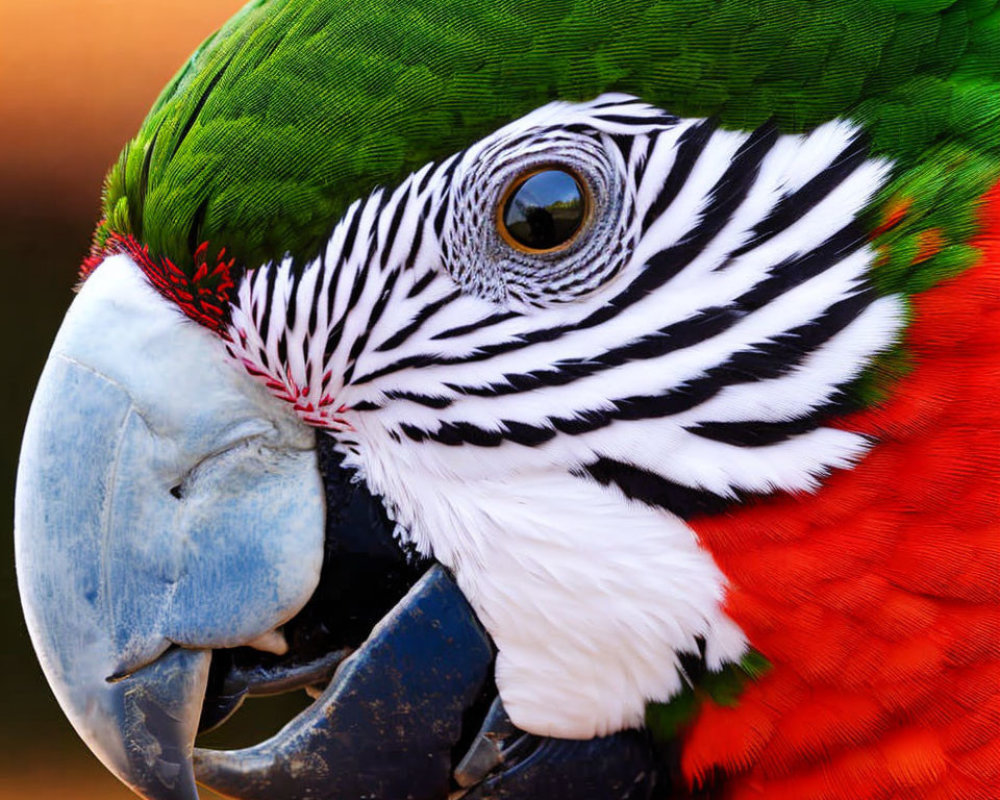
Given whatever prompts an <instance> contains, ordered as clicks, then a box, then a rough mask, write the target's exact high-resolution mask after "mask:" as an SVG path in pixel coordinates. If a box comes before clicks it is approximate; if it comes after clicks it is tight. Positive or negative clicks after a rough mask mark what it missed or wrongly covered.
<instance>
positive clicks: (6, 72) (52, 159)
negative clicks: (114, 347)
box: [0, 0, 277, 800]
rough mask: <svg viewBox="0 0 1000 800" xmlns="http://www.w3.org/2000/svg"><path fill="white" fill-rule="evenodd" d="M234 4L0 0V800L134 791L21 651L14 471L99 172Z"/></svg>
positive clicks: (90, 222) (82, 248)
mask: <svg viewBox="0 0 1000 800" xmlns="http://www.w3.org/2000/svg"><path fill="white" fill-rule="evenodd" d="M241 5H242V1H241V0H0V270H2V276H3V281H4V283H3V288H2V289H0V303H2V309H0V325H2V326H3V329H2V341H5V342H6V343H7V344H6V346H5V347H4V348H3V355H2V366H3V374H4V376H5V379H4V381H3V386H2V389H0V391H2V399H0V403H2V414H0V425H2V434H0V519H2V520H3V525H2V527H3V531H4V544H3V546H2V547H0V569H2V574H0V641H2V645H0V709H2V713H0V800H8V799H12V798H19V799H24V800H30V799H31V798H65V799H66V800H74V799H79V800H90V799H91V798H95V799H96V798H101V799H102V800H105V799H106V800H117V799H121V800H124V799H125V798H129V797H133V795H132V794H131V793H130V792H128V791H127V790H126V789H124V788H123V787H121V786H120V785H119V784H118V783H117V782H116V781H115V780H114V778H112V777H111V776H110V774H108V773H106V772H105V771H104V769H103V767H101V765H100V764H99V763H98V761H97V760H96V759H95V758H93V756H91V755H90V754H89V751H87V750H86V749H85V747H84V746H83V744H82V743H81V742H80V741H79V740H78V739H77V738H76V735H75V734H74V732H73V730H72V729H71V728H70V726H69V723H68V722H66V720H65V718H64V717H63V716H62V713H61V712H60V711H59V708H58V707H57V706H56V703H55V701H54V699H53V698H52V695H51V694H50V692H49V689H48V686H47V685H46V684H45V681H44V679H43V677H42V674H41V671H40V670H39V668H38V666H37V663H36V661H35V658H34V654H33V653H32V651H31V645H30V643H29V641H28V634H27V631H26V630H25V628H24V623H23V621H22V618H21V611H20V606H19V603H18V596H17V587H16V583H15V578H14V564H13V542H12V537H11V532H12V529H13V513H14V512H13V499H14V477H15V474H16V465H17V455H18V449H19V447H20V440H21V431H22V429H23V427H24V420H25V417H26V415H27V412H28V405H29V403H30V401H31V396H32V393H33V391H34V385H35V382H36V381H37V379H38V376H39V373H40V372H41V369H42V364H43V363H44V360H45V356H46V353H47V352H48V349H49V345H50V344H51V342H52V338H53V336H54V335H55V332H56V329H57V328H58V326H59V322H60V320H61V319H62V315H63V313H64V312H65V310H66V307H67V306H68V305H69V303H70V300H71V299H72V293H71V289H72V287H73V284H74V281H75V275H76V269H77V266H78V265H79V263H80V260H81V258H82V257H83V256H84V255H85V254H86V251H87V248H88V245H89V241H90V232H91V230H92V229H93V226H94V223H95V222H96V221H97V218H98V213H99V198H100V189H101V182H102V179H103V177H104V173H105V171H106V170H107V169H108V167H109V166H110V165H111V163H112V162H113V161H114V159H115V158H116V156H117V154H118V151H119V149H120V148H121V146H122V145H123V144H124V143H125V141H126V140H127V139H128V138H129V137H130V136H131V135H132V134H133V133H134V132H135V130H137V128H138V126H139V123H140V122H141V120H142V118H143V117H144V116H145V113H146V110H147V109H148V108H149V107H150V105H152V102H153V100H154V99H155V98H156V96H157V94H158V93H159V90H160V88H161V87H162V86H163V85H164V84H166V82H167V81H168V80H169V79H170V77H171V76H172V75H173V73H174V72H175V71H176V70H177V69H178V68H179V67H180V65H181V64H182V63H183V61H184V59H185V58H186V57H187V56H188V55H189V54H190V53H191V51H192V50H193V49H194V48H195V47H196V46H197V45H198V44H199V43H200V42H201V41H202V40H203V39H204V38H205V37H206V36H207V35H208V34H209V33H211V32H212V31H213V30H215V29H216V28H217V27H219V25H221V24H222V23H223V22H224V21H225V20H226V19H227V18H228V17H229V16H230V15H231V14H232V13H233V12H235V11H236V10H237V9H238V8H239V7H240V6H241ZM241 713H242V712H241ZM265 724H267V723H265ZM269 724H270V725H271V727H276V726H277V724H276V723H269ZM209 797H215V795H211V794H210V793H208V792H204V793H203V798H209Z"/></svg>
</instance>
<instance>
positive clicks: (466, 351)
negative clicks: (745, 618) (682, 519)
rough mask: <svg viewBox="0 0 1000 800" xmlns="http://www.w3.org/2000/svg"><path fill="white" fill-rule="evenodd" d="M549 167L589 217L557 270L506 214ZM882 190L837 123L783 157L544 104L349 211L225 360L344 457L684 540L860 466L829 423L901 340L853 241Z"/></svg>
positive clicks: (726, 135) (241, 305) (616, 100)
mask: <svg viewBox="0 0 1000 800" xmlns="http://www.w3.org/2000/svg"><path fill="white" fill-rule="evenodd" d="M542 164H544V165H553V164H554V165H559V166H565V167H567V168H569V169H572V170H573V171H574V172H576V173H577V174H579V175H580V176H582V178H583V179H584V180H585V181H586V182H587V185H588V187H589V190H590V192H591V193H592V196H593V197H594V209H593V211H592V212H591V214H590V218H589V219H588V221H587V222H586V224H585V229H584V231H583V232H582V234H581V235H580V236H579V237H578V238H577V241H576V242H574V244H573V246H571V247H570V248H569V249H567V250H565V251H561V252H556V253H551V254H547V253H546V254H540V255H535V254H525V253H521V252H518V251H516V250H515V249H513V248H511V247H510V246H509V245H508V244H506V243H505V242H503V241H502V239H501V237H500V236H499V234H498V231H497V224H496V209H497V206H498V204H499V203H500V202H501V199H502V197H503V194H504V191H505V189H506V188H507V187H508V186H509V185H510V183H511V182H512V181H515V180H517V178H518V177H519V176H520V175H522V174H525V173H526V172H530V171H531V170H532V169H535V168H537V167H538V166H539V165H542ZM887 171H888V166H887V165H886V164H885V163H882V162H879V161H875V160H871V159H868V158H866V152H865V146H864V143H863V140H862V139H861V137H860V136H859V134H858V131H857V130H856V129H854V128H853V127H852V126H851V125H849V124H848V123H845V122H832V123H829V124H827V125H824V126H823V127H822V128H820V129H818V130H816V131H815V132H814V133H812V134H811V135H810V136H779V135H778V133H777V132H776V131H775V130H774V129H773V128H772V127H770V126H767V125H766V126H764V127H762V128H760V129H758V130H756V131H754V132H752V133H737V132H729V131H720V130H717V129H716V127H715V125H714V123H713V122H712V121H711V120H697V119H696V120H680V119H677V118H675V117H672V116H670V115H668V114H666V113H665V112H662V111H659V110H657V109H654V108H651V107H650V106H648V105H645V104H642V103H639V102H637V101H635V100H633V99H631V98H627V97H622V96H604V97H602V98H599V99H598V100H596V101H594V102H592V103H589V104H577V105H570V104H564V103H554V104H551V105H549V106H545V107H544V108H542V109H539V110H538V111H536V112H534V113H532V114H530V115H528V116H526V117H525V118H523V119H521V120H519V121H518V122H515V123H513V124H512V125H510V126H508V127H507V128H504V129H502V130H500V131H498V132H497V133H496V134H494V135H493V136H490V137H488V138H487V139H485V140H483V141H481V142H479V143H478V144H476V145H474V146H472V147H470V148H469V149H468V150H466V151H464V152H462V153H459V154H458V155H456V156H453V157H452V158H449V159H447V160H446V161H444V162H442V163H441V164H436V165H435V164H432V165H428V166H427V167H425V168H424V169H422V170H420V171H419V172H418V173H416V174H415V175H413V176H412V177H410V178H409V179H408V180H406V181H405V182H404V183H403V184H402V185H401V186H400V187H398V188H397V189H396V190H395V191H386V190H378V191H376V192H374V193H373V194H372V195H371V196H370V197H369V198H367V199H366V200H364V201H359V202H357V203H355V204H354V205H353V206H352V207H351V208H350V209H349V211H348V212H347V214H346V215H345V217H344V219H343V220H342V221H341V222H340V223H339V224H338V225H337V227H336V229H335V231H334V233H333V236H332V237H331V239H330V242H329V246H328V247H327V249H326V252H325V253H324V254H323V256H322V257H321V258H320V259H318V260H316V261H314V262H313V263H311V264H308V265H306V266H305V267H296V266H294V265H293V264H292V262H291V261H290V260H289V261H286V262H284V263H280V264H271V265H268V266H265V267H262V268H260V269H257V270H254V271H251V272H250V273H249V274H248V275H247V277H246V278H245V280H244V281H243V283H242V286H241V287H240V289H239V293H238V300H237V302H236V304H235V307H234V309H233V314H232V318H233V323H232V333H233V340H234V343H233V345H232V346H231V348H230V349H231V352H232V354H233V355H234V356H235V357H236V358H238V359H240V360H241V361H242V362H243V363H244V364H245V365H246V366H247V368H248V369H250V370H251V371H252V372H254V373H257V374H261V375H262V376H263V377H264V379H265V380H267V381H268V382H269V384H270V385H271V386H272V388H273V389H274V390H275V392H276V393H277V394H279V396H282V397H284V398H285V399H287V400H289V401H290V402H293V403H295V404H296V407H297V408H298V409H299V411H300V413H301V414H302V416H303V417H304V418H305V419H306V420H307V421H309V422H310V423H312V424H315V425H319V426H322V427H325V428H329V429H331V430H333V431H341V432H342V433H341V434H339V436H340V438H341V440H342V441H343V443H344V445H345V447H347V448H349V449H357V448H361V447H363V443H362V442H360V441H359V440H358V438H357V437H356V436H353V435H352V434H351V432H350V430H351V429H355V430H359V429H361V428H364V429H368V428H370V427H372V426H373V425H377V426H378V427H381V428H383V429H384V430H385V432H386V434H387V435H388V436H389V438H390V439H391V440H392V441H394V442H396V443H397V444H400V445H402V444H403V443H405V444H406V445H407V446H413V445H420V448H421V449H422V450H424V451H426V452H427V453H431V452H435V453H437V452H441V453H442V455H441V456H440V458H441V460H442V461H443V462H445V463H444V464H443V465H442V468H446V467H447V465H448V463H451V464H452V469H454V470H455V471H458V472H461V471H464V470H466V469H468V468H469V467H470V463H471V465H474V464H475V463H476V462H477V460H478V459H479V455H478V453H476V452H474V451H478V450H480V449H482V448H490V449H491V450H495V449H496V448H501V447H503V446H504V445H509V446H507V447H503V451H502V452H503V454H504V459H506V460H509V461H510V463H511V466H512V467H513V468H517V469H532V468H537V467H539V466H541V465H543V464H547V465H549V466H558V467H561V468H566V469H570V470H572V471H574V472H575V473H579V474H581V475H582V474H589V475H591V476H593V477H595V478H597V479H598V480H600V481H602V482H612V483H615V484H617V485H618V486H619V487H621V488H622V489H623V490H625V492H626V493H627V494H629V495H630V496H635V497H638V498H640V499H642V500H644V501H647V502H652V503H654V504H656V505H660V506H662V507H664V508H666V509H668V510H670V511H672V512H674V513H676V514H679V515H681V516H687V515H690V514H692V513H697V512H700V511H706V510H711V509H714V508H716V507H718V505H719V503H720V501H721V502H724V501H727V500H732V499H734V498H736V497H737V496H738V495H739V494H740V493H741V492H750V493H767V492H771V491H774V490H779V489H783V490H789V491H792V490H800V489H806V490H808V489H813V488H815V486H816V485H817V479H818V478H819V477H821V476H822V475H823V474H824V473H825V472H827V471H828V470H829V469H830V468H835V467H845V466H848V465H849V464H850V462H851V461H852V460H854V459H856V458H857V457H859V456H860V455H861V454H862V453H863V451H864V449H865V442H864V441H862V440H861V439H859V438H858V437H854V436H852V435H851V434H849V433H845V432H843V431H838V430H833V429H830V428H827V427H824V424H823V423H824V422H825V421H827V420H828V419H829V418H830V417H831V416H834V415H835V414H836V413H837V412H840V411H843V410H844V396H843V394H842V391H841V390H842V389H843V387H845V386H846V385H847V384H849V383H850V382H851V381H852V380H854V379H856V378H857V377H858V376H859V374H860V373H861V372H862V370H863V369H864V368H865V367H866V366H867V365H868V364H869V363H870V360H871V358H872V357H873V356H874V355H875V354H876V353H878V352H879V351H881V350H884V349H885V348H887V347H888V346H889V345H890V344H891V342H892V340H893V337H894V335H895V332H896V329H897V327H898V325H899V322H900V306H899V301H898V300H897V299H896V298H892V297H886V298H879V297H878V296H877V295H876V294H875V293H874V291H873V290H872V289H871V288H870V287H869V285H868V283H867V278H866V274H867V271H868V268H869V266H870V263H871V260H872V250H871V249H870V248H869V247H868V245H867V236H866V231H865V230H864V228H863V227H862V226H861V225H860V224H859V222H858V221H857V215H858V214H859V213H860V211H861V210H862V209H863V208H864V207H865V205H866V204H867V202H868V201H869V199H870V198H871V196H872V195H873V193H874V192H875V191H876V190H877V189H878V188H879V186H880V185H881V183H882V181H883V180H884V178H885V177H886V175H887ZM442 445H444V446H445V448H446V449H445V450H443V451H442V450H441V446H442ZM460 446H466V447H465V450H464V451H463V450H461V449H460Z"/></svg>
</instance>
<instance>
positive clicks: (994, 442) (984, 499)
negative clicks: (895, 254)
mask: <svg viewBox="0 0 1000 800" xmlns="http://www.w3.org/2000/svg"><path fill="white" fill-rule="evenodd" d="M981 214H982V231H983V232H982V233H981V234H980V235H979V237H978V239H977V240H976V241H975V242H974V244H975V245H976V246H977V247H978V248H979V249H980V250H981V252H982V256H981V258H980V260H979V263H978V265H977V266H975V267H973V268H971V269H969V270H968V271H966V272H965V273H963V274H962V275H960V276H959V277H957V278H954V279H952V280H949V281H947V282H944V283H942V284H941V285H939V286H937V287H936V288H934V289H932V290H930V291H927V292H925V293H923V294H920V295H916V296H915V297H914V298H913V307H912V311H913V322H912V324H911V325H910V328H909V330H908V332H907V337H906V343H905V344H906V349H907V352H908V353H909V354H910V355H911V357H912V363H913V369H912V371H911V372H910V373H909V374H908V375H907V376H906V377H904V378H902V379H901V380H900V381H899V383H898V384H897V385H896V386H895V387H893V393H892V397H891V399H890V400H888V401H886V402H885V403H884V404H882V405H880V406H877V407H875V408H872V409H869V410H867V411H865V412H863V413H859V414H856V415H854V416H852V417H849V418H847V419H846V420H844V421H843V423H842V424H843V426H844V427H845V428H848V429H850V430H855V431H859V432H862V433H866V434H868V435H871V436H873V437H875V438H876V439H877V440H878V441H879V444H878V445H877V446H876V447H875V449H874V450H873V451H872V452H871V453H870V454H869V455H868V456H867V458H865V459H864V460H863V461H862V462H861V463H860V464H859V465H858V467H857V468H856V469H854V470H851V471H846V472H840V473H838V474H836V475H833V476H832V477H831V478H830V479H829V481H828V482H827V484H826V485H825V486H824V488H823V489H822V490H821V491H819V492H818V493H817V494H815V495H814V496H806V497H803V496H796V497H791V496H784V497H775V498H772V499H770V500H765V501H762V502H760V503H757V504H755V505H753V506H751V507H747V508H743V509H740V510H738V511H735V512H733V513H731V514H728V515H723V516H720V517H710V518H704V519H700V520H695V521H694V522H693V523H692V524H693V525H694V527H695V529H696V531H697V533H698V535H699V537H700V538H701V541H702V542H703V543H704V545H705V546H706V547H707V548H708V549H709V550H711V552H712V553H713V554H714V556H715V558H716V560H717V561H718V563H719V566H720V567H721V568H722V570H723V571H724V572H725V573H726V574H727V576H728V578H729V581H730V584H731V588H730V592H729V596H728V600H727V607H728V609H729V612H730V613H731V615H732V617H733V618H734V619H735V620H736V621H737V622H738V623H739V624H740V625H741V626H742V627H743V629H744V630H745V631H746V633H747V635H748V636H749V638H750V641H751V643H752V644H753V646H754V647H755V648H757V649H758V650H759V651H760V652H761V653H763V654H764V655H765V656H767V657H768V659H770V661H771V663H772V665H773V669H772V670H771V671H770V672H768V673H767V674H766V675H765V676H764V677H763V678H762V679H761V680H760V681H759V682H758V683H757V684H756V685H754V686H751V687H749V688H748V689H747V691H746V692H745V694H744V696H743V697H742V698H741V701H740V704H739V705H738V706H735V707H733V708H720V707H716V706H711V705H709V706H706V707H705V708H704V710H703V711H702V713H701V714H700V716H699V718H698V719H697V720H696V721H695V723H694V725H693V726H692V728H691V730H690V731H689V732H688V734H687V737H686V741H685V746H684V752H683V769H684V772H685V775H686V776H687V778H688V780H689V781H690V782H691V783H692V784H694V785H697V784H699V783H701V782H702V781H703V780H704V779H705V778H706V776H708V775H709V774H711V773H712V772H713V771H715V770H717V769H719V768H721V769H723V770H725V771H726V772H728V773H730V775H731V777H730V779H729V780H728V781H727V785H726V789H725V796H727V797H731V798H760V797H766V798H768V800H784V799H785V798H787V799H788V800H819V798H830V800H835V799H836V800H842V799H843V798H851V800H869V799H870V800H875V798H900V799H902V798H921V800H925V799H927V798H955V797H969V798H973V797H979V798H995V797H997V796H1000V366H998V361H997V352H998V350H1000V185H998V186H997V187H995V188H994V189H993V190H992V191H991V192H990V193H989V194H988V195H987V196H986V197H985V198H984V203H983V206H982V211H981ZM937 246H938V242H937V240H936V239H934V237H933V236H928V237H926V241H923V242H922V247H921V249H920V251H919V252H918V254H917V256H916V258H927V257H929V254H931V252H932V251H933V250H934V249H935V247H937ZM779 620H780V622H779Z"/></svg>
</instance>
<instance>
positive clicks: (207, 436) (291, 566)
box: [15, 256, 324, 800]
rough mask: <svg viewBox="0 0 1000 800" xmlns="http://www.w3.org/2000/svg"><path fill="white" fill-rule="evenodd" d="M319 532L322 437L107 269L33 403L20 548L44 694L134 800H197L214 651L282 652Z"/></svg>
mask: <svg viewBox="0 0 1000 800" xmlns="http://www.w3.org/2000/svg"><path fill="white" fill-rule="evenodd" d="M323 529H324V498H323V486H322V481H321V479H320V476H319V471H318V467H317V462H316V453H315V434H314V432H313V431H312V430H311V429H309V428H307V427H306V426H304V425H303V424H302V423H300V422H299V421H298V420H297V419H295V418H294V416H293V415H292V413H291V412H290V410H288V409H286V408H285V407H284V406H283V405H282V404H280V402H279V401H277V400H275V399H274V398H272V397H271V396H270V395H268V394H267V393H266V391H265V390H264V389H263V388H262V387H260V386H258V385H257V384H256V383H255V382H254V381H252V380H251V379H250V378H249V377H248V376H247V375H245V374H243V373H242V372H241V371H240V370H237V369H236V368H234V367H233V366H232V365H231V364H230V363H229V362H228V361H227V360H226V357H225V354H224V351H223V346H222V343H221V342H220V341H219V340H218V339H217V337H215V336H214V335H213V334H211V333H210V332H208V331H206V330H203V329H201V328H200V327H199V326H197V325H196V324H194V323H191V322H189V321H187V320H185V319H184V318H183V317H181V316H180V314H179V312H178V311H177V310H176V309H175V308H173V307H172V306H171V305H170V304H169V303H168V302H167V301H165V300H163V299H162V298H161V297H160V296H159V295H157V294H156V293H155V292H154V291H153V290H152V289H151V288H150V287H149V286H148V285H147V284H146V282H145V279H144V278H143V276H142V275H141V273H140V272H139V270H138V268H137V267H136V266H135V264H133V263H132V262H131V261H130V260H129V259H128V258H126V257H125V256H115V257H113V258H111V259H108V260H107V261H106V262H105V263H104V264H102V265H101V266H100V267H99V268H98V269H97V271H96V272H95V273H94V274H93V275H92V276H91V277H90V278H89V279H88V281H87V283H86V284H85V285H84V286H83V288H82V289H81V291H80V294H79V295H78V297H77V298H76V300H75V301H74V303H73V305H72V307H71V309H70V311H69V313H68V314H67V317H66V320H65V321H64V323H63V326H62V328H61V330H60V332H59V335H58V337H57V339H56V342H55V345H54V346H53V350H52V353H51V354H50V356H49V360H48V362H47V364H46V367H45V370H44V372H43V374H42V378H41V381H40V383H39V386H38V389H37V392H36V395H35V400H34V403H33V405H32V409H31V412H30V415H29V418H28V424H27V427H26V430H25V437H24V443H23V447H22V452H21V462H20V466H19V471H18V484H17V495H16V500H15V548H16V559H17V571H18V584H19V587H20V592H21V599H22V604H23V606H24V610H25V617H26V620H27V624H28V630H29V632H30V634H31V637H32V641H33V643H34V646H35V649H36V651H37V653H38V656H39V660H40V662H41V665H42V668H43V670H44V672H45V674H46V677H47V678H48V680H49V683H50V685H51V686H52V689H53V691H54V693H55V695H56V697H57V699H58V700H59V703H60V705H61V706H62V708H63V710H64V712H65V713H66V715H67V716H68V717H69V719H70V720H71V722H72V723H73V725H74V727H75V728H76V730H77V732H78V733H79V734H80V736H81V737H82V738H83V739H84V741H86V743H87V744H88V745H89V746H90V748H91V749H92V750H93V751H94V753H95V754H96V755H97V756H98V757H99V758H100V759H101V760H102V761H103V762H104V764H105V765H106V766H107V767H108V768H109V769H110V770H111V771H112V772H114V773H115V774H116V775H117V776H118V777H119V778H120V779H121V780H122V781H124V782H125V783H127V784H128V785H129V786H131V787H132V788H133V789H134V790H135V791H136V792H138V793H140V794H141V795H143V796H145V797H148V798H151V799H152V800H193V798H197V791H196V789H195V783H194V775H193V770H192V766H191V758H192V750H193V746H194V737H195V734H196V732H197V727H198V719H199V714H200V710H201V702H202V698H203V697H204V694H205V686H206V682H207V679H208V669H209V663H210V660H211V649H212V648H216V647H235V646H238V645H243V644H247V643H253V642H257V641H262V640H269V641H272V642H273V641H274V639H275V637H276V636H277V635H276V634H275V633H274V631H275V628H277V627H278V626H280V625H281V624H283V623H284V622H286V621H287V620H288V619H290V618H291V617H292V616H294V615H295V614H296V613H297V612H298V610H299V609H300V608H302V606H303V605H304V604H305V603H306V601H307V600H308V598H309V597H310V595H312V593H313V591H314V589H315V588H316V585H317V583H318V580H319V572H320V566H321V563H322V558H323ZM268 637H270V639H268ZM278 638H279V640H280V637H278Z"/></svg>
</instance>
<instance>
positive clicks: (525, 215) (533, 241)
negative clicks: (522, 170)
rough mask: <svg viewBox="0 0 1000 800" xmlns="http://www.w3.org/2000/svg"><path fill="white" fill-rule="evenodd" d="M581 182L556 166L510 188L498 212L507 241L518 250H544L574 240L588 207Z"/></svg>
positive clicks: (539, 251)
mask: <svg viewBox="0 0 1000 800" xmlns="http://www.w3.org/2000/svg"><path fill="white" fill-rule="evenodd" d="M589 205H590V203H589V196H588V193H587V192H586V190H585V189H584V188H583V185H582V184H581V181H580V180H579V179H578V178H577V177H576V176H575V175H574V174H573V173H572V172H569V171H567V170H565V169H560V168H557V167H546V168H543V169H541V170H535V171H533V172H529V173H528V174H526V175H524V176H523V177H521V178H519V179H518V180H517V181H515V182H514V183H513V184H512V185H511V187H510V188H509V189H508V190H507V192H506V194H505V195H504V198H503V200H502V201H501V202H500V207H499V208H498V213H497V217H498V219H497V225H498V227H499V229H500V235H501V236H502V237H503V239H504V241H506V242H507V244H509V245H510V246H511V247H513V248H515V249H516V250H520V251H522V252H527V253H543V252H546V251H551V250H561V249H563V248H565V247H566V246H568V245H569V244H570V242H572V241H573V239H574V238H575V236H576V234H577V232H579V230H580V228H581V227H582V225H583V222H584V220H585V219H586V217H587V213H588V210H589Z"/></svg>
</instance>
